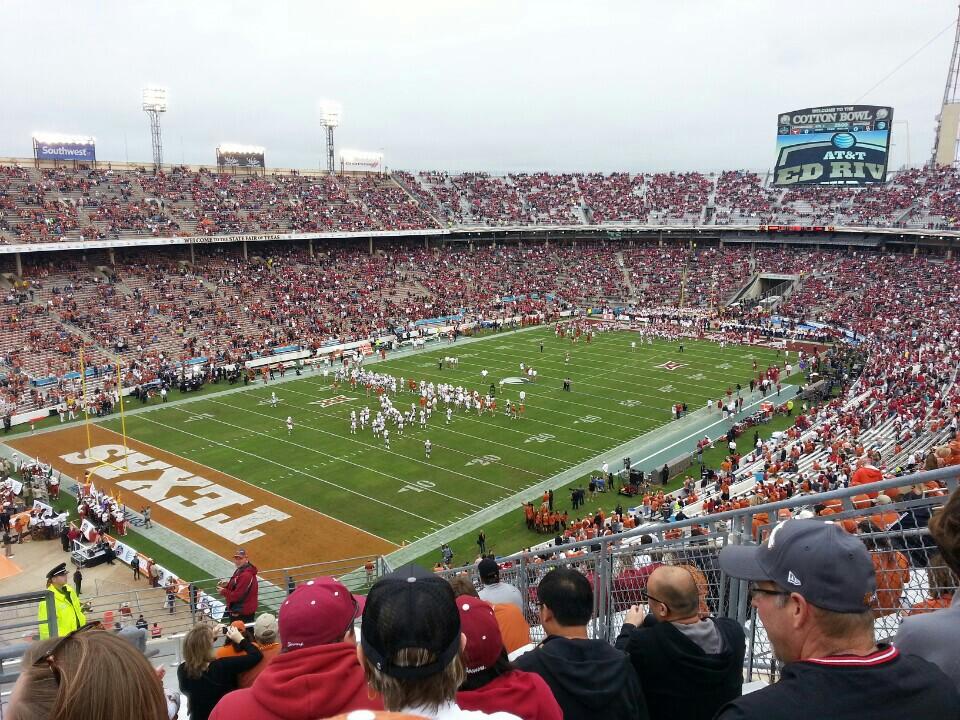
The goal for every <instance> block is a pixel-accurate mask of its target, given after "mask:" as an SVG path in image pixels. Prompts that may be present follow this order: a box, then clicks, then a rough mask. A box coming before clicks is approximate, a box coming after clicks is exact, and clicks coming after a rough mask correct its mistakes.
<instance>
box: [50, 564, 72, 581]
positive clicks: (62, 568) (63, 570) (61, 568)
mask: <svg viewBox="0 0 960 720" xmlns="http://www.w3.org/2000/svg"><path fill="white" fill-rule="evenodd" d="M66 574H67V564H66V563H60V564H59V565H57V566H56V567H55V568H53V570H51V571H50V572H48V573H47V580H52V579H53V578H55V577H56V576H57V575H66Z"/></svg>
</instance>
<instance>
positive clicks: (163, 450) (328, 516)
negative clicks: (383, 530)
mask: <svg viewBox="0 0 960 720" xmlns="http://www.w3.org/2000/svg"><path fill="white" fill-rule="evenodd" d="M144 420H149V421H150V422H152V423H154V424H156V425H161V426H163V427H166V428H170V429H171V430H177V431H178V432H182V433H183V434H184V435H189V436H191V437H195V438H200V439H201V440H206V439H207V438H204V437H203V436H201V435H195V434H194V433H191V432H187V431H186V430H181V429H180V428H176V427H172V426H170V425H167V424H166V423H162V422H159V421H158V420H150V418H144ZM98 425H99V423H98ZM103 429H104V430H107V431H108V432H112V433H113V434H114V435H117V434H118V433H117V432H116V431H114V430H110V428H103ZM133 439H134V440H135V441H136V442H138V443H140V444H141V445H145V446H147V447H149V448H153V449H154V450H159V451H160V452H162V453H167V454H168V455H174V456H175V455H177V453H175V452H170V451H169V450H165V449H164V448H162V447H159V446H158V445H153V444H151V443H148V442H144V441H143V440H140V439H139V438H133ZM210 442H215V441H214V440H210ZM217 444H219V443H217ZM224 447H227V446H224ZM230 449H231V450H236V448H230ZM238 452H242V453H244V454H245V455H250V456H251V457H255V458H257V459H258V460H264V461H265V462H271V461H269V460H267V459H266V458H262V457H260V456H259V455H255V454H254V453H252V452H248V451H246V450H238ZM184 459H185V460H189V458H184ZM190 462H193V463H196V464H197V465H203V466H204V467H208V468H210V469H211V470H216V472H218V473H220V474H221V475H226V476H227V477H228V478H232V479H233V480H236V481H237V482H239V483H242V484H244V485H249V486H250V487H253V488H256V489H257V490H261V491H263V492H265V493H267V494H268V495H273V496H274V497H275V498H279V499H281V500H285V501H287V502H290V503H293V504H294V505H299V506H300V507H302V508H303V509H305V510H309V511H310V512H315V513H317V514H318V515H323V517H325V518H329V519H331V520H333V521H334V522H338V523H343V524H344V525H347V526H349V527H352V528H353V529H354V530H357V531H359V532H362V533H365V534H367V535H369V536H370V537H375V538H377V540H383V541H384V542H385V543H389V544H390V545H396V546H397V547H399V545H397V543H395V542H393V541H392V540H387V539H386V538H385V537H380V536H379V535H377V534H376V533H372V532H370V531H369V530H364V529H363V528H360V527H357V526H356V525H353V524H351V523H348V522H346V521H345V520H341V519H340V518H335V517H333V515H328V514H327V513H325V512H323V511H322V510H317V509H316V508H312V507H310V506H309V505H304V504H303V503H301V502H297V501H296V500H291V499H290V498H288V497H284V496H283V495H280V494H278V493H275V492H272V491H270V490H267V489H266V488H262V487H259V486H257V485H254V484H253V483H252V482H249V481H248V480H243V479H241V478H238V477H237V476H236V475H231V474H230V473H225V472H223V471H222V470H218V469H217V468H215V467H213V466H211V465H206V464H204V463H197V461H196V460H190ZM274 464H276V465H279V463H274ZM280 467H283V465H280ZM288 469H292V468H288ZM317 480H322V478H317ZM323 482H328V481H326V480H323ZM358 494H359V493H358ZM384 504H386V503H384ZM398 509H399V508H398ZM200 547H203V548H204V549H205V550H206V547H204V546H203V545H201V546H200ZM211 552H212V551H211ZM218 557H219V556H218Z"/></svg>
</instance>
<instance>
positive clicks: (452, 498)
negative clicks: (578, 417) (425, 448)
mask: <svg viewBox="0 0 960 720" xmlns="http://www.w3.org/2000/svg"><path fill="white" fill-rule="evenodd" d="M210 402H212V403H214V404H216V405H223V406H224V407H228V408H233V409H234V410H241V411H243V412H246V413H248V414H253V415H259V416H261V417H265V418H270V419H272V420H276V418H274V417H273V416H272V415H267V414H265V413H262V412H257V411H256V410H251V409H249V408H244V407H238V406H236V405H231V404H230V403H225V402H221V401H219V400H214V399H213V398H210ZM175 409H179V408H175ZM183 412H189V411H186V410H185V411H183ZM214 422H218V423H220V424H222V425H227V426H228V427H239V426H237V425H234V424H233V423H228V422H227V421H226V420H220V419H217V420H215V421H214ZM299 427H300V428H303V429H306V430H311V431H313V432H317V433H322V434H324V435H330V436H331V437H335V438H337V439H338V440H340V441H341V442H342V441H344V440H346V441H349V442H353V443H358V444H360V445H362V446H364V447H366V448H369V449H376V450H380V449H382V446H380V445H379V444H376V445H375V444H373V443H366V442H363V441H362V440H357V439H354V438H353V437H350V436H347V437H344V436H343V435H338V434H337V433H334V432H330V431H329V430H324V429H322V428H317V427H313V426H311V425H304V424H300V425H299ZM258 434H259V435H263V436H265V437H270V436H269V435H268V434H267V433H258ZM277 440H278V441H279V442H283V443H286V444H288V445H293V446H295V447H299V448H303V449H304V450H307V451H309V452H314V453H317V454H318V455H323V456H324V457H328V458H332V459H334V460H340V461H341V462H345V463H347V464H348V465H354V466H356V467H358V468H361V469H363V470H368V471H369V472H372V473H375V474H377V475H382V476H384V477H388V478H390V479H392V480H397V481H399V482H402V483H404V484H406V483H407V482H408V481H407V480H403V479H401V478H398V477H397V476H396V475H391V474H390V473H385V472H383V471H382V470H376V469H374V468H369V467H367V466H365V465H361V464H359V463H355V462H351V461H349V460H346V459H344V458H338V457H337V456H336V455H333V454H331V453H327V452H323V451H322V450H318V449H317V448H312V447H308V446H307V445H301V444H300V443H295V442H293V441H292V440H284V439H283V438H282V437H280V438H277ZM386 452H388V453H389V454H390V455H396V456H398V457H402V458H404V459H405V460H409V461H411V462H414V463H417V464H419V465H426V466H427V467H430V468H434V469H439V470H442V471H443V472H448V473H450V474H452V475H459V476H460V477H463V478H466V479H467V480H473V481H474V482H479V483H483V484H484V485H491V486H493V487H498V488H500V489H501V490H509V489H510V488H508V487H505V486H503V485H500V484H498V483H494V482H490V481H488V480H484V479H482V478H478V477H474V476H472V475H468V474H467V473H462V472H458V471H456V470H450V469H448V468H442V467H439V466H437V465H433V464H431V463H428V462H424V461H423V460H420V459H418V458H413V457H410V456H408V455H403V454H401V453H398V452H394V451H393V450H387V451H386ZM426 492H432V493H436V494H437V495H442V496H443V497H445V498H447V499H448V500H454V501H456V502H462V503H466V504H467V505H472V506H473V507H476V508H481V507H483V506H482V505H476V504H474V503H472V502H470V501H469V500H464V499H463V498H459V497H456V496H453V495H447V494H446V493H443V492H440V491H439V490H432V489H426Z"/></svg>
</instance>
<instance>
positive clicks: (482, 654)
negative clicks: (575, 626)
mask: <svg viewBox="0 0 960 720" xmlns="http://www.w3.org/2000/svg"><path fill="white" fill-rule="evenodd" d="M457 610H458V611H459V613H460V631H461V632H462V633H463V634H464V635H466V637H467V646H466V647H465V648H464V657H463V661H464V665H466V669H467V679H466V680H464V681H463V684H462V685H461V686H460V689H459V690H458V691H457V705H458V706H459V707H460V708H461V709H463V710H482V711H483V712H487V713H494V712H510V713H513V714H514V715H516V716H518V717H520V718H521V719H522V720H563V712H562V711H561V710H560V706H559V705H558V704H557V701H556V699H555V698H554V697H553V692H552V691H551V690H550V686H549V685H547V683H546V681H545V680H544V679H543V678H541V677H540V676H539V675H537V674H536V673H531V672H524V671H523V670H517V669H515V668H514V667H513V665H511V664H510V662H509V661H508V660H507V653H506V651H505V650H504V649H503V640H502V639H501V636H500V626H499V625H498V624H497V618H496V616H495V615H494V612H493V607H492V606H491V605H490V603H488V602H485V601H484V600H481V599H480V598H478V597H473V596H472V595H461V596H460V597H458V598H457ZM587 681H589V679H587Z"/></svg>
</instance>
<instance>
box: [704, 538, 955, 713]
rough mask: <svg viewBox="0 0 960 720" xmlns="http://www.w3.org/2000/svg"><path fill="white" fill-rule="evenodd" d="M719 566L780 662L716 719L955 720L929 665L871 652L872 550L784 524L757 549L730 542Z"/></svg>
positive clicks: (946, 685)
mask: <svg viewBox="0 0 960 720" xmlns="http://www.w3.org/2000/svg"><path fill="white" fill-rule="evenodd" d="M720 567H721V568H722V569H723V571H724V572H726V573H727V574H728V575H730V576H731V577H734V578H742V579H745V580H750V581H752V583H753V584H752V587H751V595H752V598H753V605H754V607H755V608H757V613H758V615H759V618H760V621H761V622H762V623H763V626H764V628H765V629H766V631H767V635H768V637H769V638H770V642H771V644H772V645H773V650H774V653H775V654H776V656H777V658H779V659H780V660H781V661H782V662H783V663H785V665H784V668H783V672H782V675H781V679H780V680H779V682H777V683H775V684H773V685H770V686H769V687H766V688H764V689H762V690H757V691H756V692H753V693H750V694H749V695H744V696H742V697H741V698H739V699H737V700H734V701H733V702H731V703H728V704H727V705H725V706H724V707H723V708H721V710H720V712H719V713H718V714H717V716H716V717H717V718H718V720H735V719H739V718H751V719H753V718H755V719H756V720H769V718H774V717H775V718H777V719H778V720H790V719H791V718H797V720H801V719H804V720H807V719H809V718H817V717H824V718H826V717H829V718H831V720H846V719H847V718H850V719H851V720H852V719H853V718H858V719H859V718H864V717H869V718H871V720H887V719H889V720H903V718H958V717H960V695H958V693H957V690H956V688H954V687H953V684H952V683H951V682H950V680H949V679H948V678H947V677H946V676H945V675H944V674H943V673H942V672H941V671H940V670H939V669H938V668H937V667H936V665H933V664H932V663H929V662H927V661H926V660H923V659H922V658H919V657H916V656H914V655H907V654H903V653H901V652H899V651H898V650H897V648H896V647H894V646H892V645H886V644H881V645H877V643H876V641H875V639H874V634H873V621H874V615H873V611H872V609H871V607H870V605H871V601H872V599H873V597H874V596H875V594H876V591H877V585H876V578H875V574H874V568H873V562H872V561H871V559H870V553H869V552H868V551H867V549H866V547H864V545H863V543H862V542H860V540H859V539H858V538H857V537H856V536H854V535H850V534H848V533H847V532H845V531H844V530H843V528H842V527H841V526H840V525H835V524H833V523H825V522H823V521H820V520H787V521H786V522H783V523H781V524H780V525H778V526H777V527H775V528H774V530H773V532H771V533H770V536H769V537H768V538H767V541H766V542H765V543H764V544H763V545H756V546H747V545H736V546H734V545H728V546H727V547H725V548H723V550H721V551H720Z"/></svg>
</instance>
